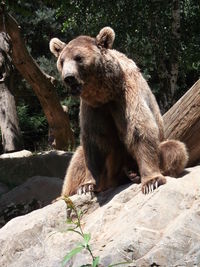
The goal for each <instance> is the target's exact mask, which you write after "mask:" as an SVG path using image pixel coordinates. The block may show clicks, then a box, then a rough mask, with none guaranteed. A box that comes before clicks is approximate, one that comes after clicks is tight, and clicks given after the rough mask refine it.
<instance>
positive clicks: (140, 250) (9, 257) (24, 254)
mask: <svg viewBox="0 0 200 267" xmlns="http://www.w3.org/2000/svg"><path fill="white" fill-rule="evenodd" d="M71 199H72V200H73V202H74V204H75V205H76V206H77V207H81V209H82V210H83V211H84V212H85V214H84V216H83V218H82V225H83V228H84V232H85V233H88V232H90V233H91V236H92V238H91V246H92V249H93V253H94V254H95V255H98V256H100V259H101V264H102V265H103V266H108V265H109V264H111V263H117V262H122V261H131V263H130V264H129V265H121V266H137V267H140V266H141V267H142V266H170V267H171V266H187V267H188V266H191V267H193V266H200V166H196V167H194V168H189V169H187V172H186V173H185V175H184V176H183V177H181V178H179V179H174V178H170V177H168V178H167V184H166V185H164V186H161V187H159V188H158V189H157V190H155V191H154V192H153V193H152V194H149V195H143V194H142V193H141V185H136V184H132V185H127V186H123V187H119V188H116V189H115V190H114V189H113V190H109V191H107V192H104V193H101V194H99V195H98V198H97V199H96V198H94V199H92V200H91V199H90V197H89V196H87V195H86V196H73V197H72V198H71ZM67 214H68V213H67V212H66V204H65V202H64V201H63V200H60V201H58V202H56V203H54V204H51V205H49V206H46V207H44V208H42V209H39V210H36V211H33V212H31V213H29V214H28V215H25V216H21V217H17V218H15V219H13V220H11V221H10V222H8V223H7V224H6V225H5V226H4V227H3V228H1V229H0V255H1V257H0V266H1V267H27V266H29V267H36V266H40V267H58V266H59V267H60V266H61V262H62V259H63V257H64V256H65V255H66V254H67V252H69V251H70V250H71V249H72V248H74V247H75V246H76V244H77V243H78V242H80V237H79V235H77V234H75V233H72V232H65V231H63V230H64V229H66V228H67V227H68V226H67V225H66V223H65V221H66V218H67ZM86 263H91V260H90V257H89V255H88V253H87V252H84V253H81V254H80V255H79V254H78V255H77V256H75V257H74V258H73V259H72V260H71V262H70V263H68V264H67V265H66V266H73V267H78V266H81V265H82V264H86Z"/></svg>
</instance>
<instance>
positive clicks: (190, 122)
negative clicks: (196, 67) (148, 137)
mask: <svg viewBox="0 0 200 267" xmlns="http://www.w3.org/2000/svg"><path fill="white" fill-rule="evenodd" d="M163 119H164V127H165V136H166V138H169V139H179V140H180V141H183V142H184V143H185V144H186V145H187V147H188V151H189V157H190V159H189V164H188V166H192V165H194V164H195V163H197V162H198V160H200V80H198V81H197V82H196V83H195V84H194V85H193V86H192V88H191V89H190V90H189V91H187V93H186V94H185V95H184V96H182V98H180V99H179V100H178V101H177V102H176V103H175V104H174V105H173V107H171V108H170V110H169V111H168V112H167V113H165V114H164V116H163Z"/></svg>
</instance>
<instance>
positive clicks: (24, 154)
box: [0, 149, 33, 159]
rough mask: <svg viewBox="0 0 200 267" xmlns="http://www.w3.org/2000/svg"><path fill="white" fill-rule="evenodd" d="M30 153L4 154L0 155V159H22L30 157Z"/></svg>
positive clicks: (26, 151) (22, 151) (25, 151)
mask: <svg viewBox="0 0 200 267" xmlns="http://www.w3.org/2000/svg"><path fill="white" fill-rule="evenodd" d="M32 155H33V154H32V152H31V151H28V150H25V149H24V150H21V151H17V152H12V153H5V154H2V155H0V159H9V158H24V157H30V156H32Z"/></svg>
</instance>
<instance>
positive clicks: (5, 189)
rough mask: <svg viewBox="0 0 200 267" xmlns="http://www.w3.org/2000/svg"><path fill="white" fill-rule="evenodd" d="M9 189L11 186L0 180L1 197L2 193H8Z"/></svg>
mask: <svg viewBox="0 0 200 267" xmlns="http://www.w3.org/2000/svg"><path fill="white" fill-rule="evenodd" d="M8 191H9V187H8V186H7V185H6V184H4V183H1V182H0V197H1V195H3V194H5V193H7V192H8Z"/></svg>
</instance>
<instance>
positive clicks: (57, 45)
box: [49, 38, 66, 57]
mask: <svg viewBox="0 0 200 267" xmlns="http://www.w3.org/2000/svg"><path fill="white" fill-rule="evenodd" d="M65 46H66V44H65V43H63V42H62V41H60V40H59V39H58V38H53V39H51V41H50V42H49V49H50V51H51V52H52V53H53V54H54V56H56V57H59V55H60V53H61V51H62V50H63V48H64V47H65Z"/></svg>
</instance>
